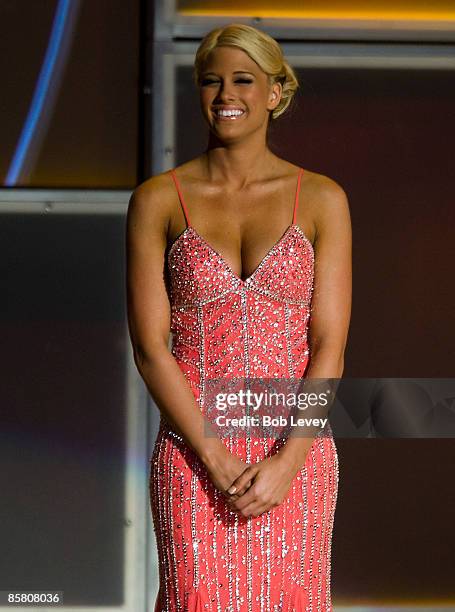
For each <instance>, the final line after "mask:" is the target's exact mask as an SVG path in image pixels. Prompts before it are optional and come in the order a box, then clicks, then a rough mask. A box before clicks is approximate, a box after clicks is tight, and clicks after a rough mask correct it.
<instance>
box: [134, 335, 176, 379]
mask: <svg viewBox="0 0 455 612" xmlns="http://www.w3.org/2000/svg"><path fill="white" fill-rule="evenodd" d="M164 353H169V349H168V346H167V344H166V343H165V342H164V340H160V341H157V342H154V343H152V344H148V345H147V346H146V347H145V346H142V345H139V344H136V345H133V358H134V363H135V364H136V367H137V369H138V371H139V373H140V374H141V375H142V374H143V372H144V371H146V370H148V369H149V368H150V367H153V365H154V364H156V363H157V361H158V360H159V359H161V357H162V356H163V354H164Z"/></svg>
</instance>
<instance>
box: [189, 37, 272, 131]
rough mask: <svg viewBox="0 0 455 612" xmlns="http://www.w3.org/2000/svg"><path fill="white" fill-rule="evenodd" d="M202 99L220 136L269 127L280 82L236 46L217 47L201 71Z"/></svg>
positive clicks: (211, 122) (208, 117) (213, 128)
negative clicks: (272, 82) (271, 77)
mask: <svg viewBox="0 0 455 612" xmlns="http://www.w3.org/2000/svg"><path fill="white" fill-rule="evenodd" d="M199 88H200V102H201V110H202V113H203V115H204V119H205V120H206V121H207V123H208V125H209V127H210V130H211V131H212V132H213V133H214V134H215V135H216V136H218V137H219V138H220V139H221V140H226V139H228V140H232V139H238V138H239V137H241V138H244V137H245V136H246V135H248V134H251V133H252V132H255V131H257V130H263V131H264V134H265V132H266V130H267V125H268V120H269V114H270V111H272V110H273V109H274V108H276V106H277V105H278V103H279V101H280V93H281V85H280V84H279V83H275V84H273V85H270V84H269V80H268V77H267V74H266V73H265V72H263V70H261V68H260V67H259V66H258V65H257V64H256V62H255V61H253V60H252V59H251V58H250V56H249V55H248V54H247V53H245V51H242V49H238V48H236V47H227V46H224V47H216V48H215V49H214V50H213V51H212V52H211V53H210V54H209V56H208V58H207V60H206V62H205V64H204V66H203V68H202V70H201V74H200V83H199Z"/></svg>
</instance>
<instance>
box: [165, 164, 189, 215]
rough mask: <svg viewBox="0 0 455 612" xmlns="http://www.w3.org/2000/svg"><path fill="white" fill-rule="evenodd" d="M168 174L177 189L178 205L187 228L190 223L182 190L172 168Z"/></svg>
mask: <svg viewBox="0 0 455 612" xmlns="http://www.w3.org/2000/svg"><path fill="white" fill-rule="evenodd" d="M169 172H170V173H171V176H172V178H173V179H174V183H175V187H176V189H177V193H178V194H179V200H180V204H181V205H182V209H183V214H184V215H185V221H186V224H187V226H188V227H190V226H191V222H190V216H189V214H188V210H187V208H186V206H185V201H184V199H183V195H182V190H181V189H180V184H179V182H178V180H177V175H176V173H175V170H174V169H173V168H171V170H169Z"/></svg>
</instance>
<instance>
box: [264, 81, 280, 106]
mask: <svg viewBox="0 0 455 612" xmlns="http://www.w3.org/2000/svg"><path fill="white" fill-rule="evenodd" d="M282 92H283V87H282V85H281V83H278V82H277V83H273V85H272V87H271V88H270V93H269V101H268V104H267V110H274V109H275V108H276V107H277V106H278V104H279V103H280V100H281V94H282Z"/></svg>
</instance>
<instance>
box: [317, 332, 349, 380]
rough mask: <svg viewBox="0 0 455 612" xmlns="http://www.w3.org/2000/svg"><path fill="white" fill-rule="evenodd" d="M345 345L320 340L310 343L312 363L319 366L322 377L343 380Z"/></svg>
mask: <svg viewBox="0 0 455 612" xmlns="http://www.w3.org/2000/svg"><path fill="white" fill-rule="evenodd" d="M345 346H346V345H345V343H342V342H335V341H329V340H328V339H318V340H317V341H313V342H311V343H310V361H311V362H312V363H313V364H315V365H316V364H318V368H317V369H318V370H320V371H321V372H322V371H323V372H326V373H327V374H321V376H329V377H330V378H341V377H342V375H343V372H344V353H345Z"/></svg>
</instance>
